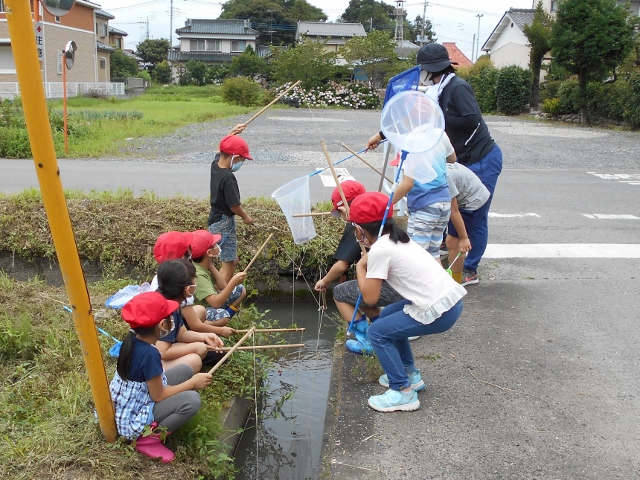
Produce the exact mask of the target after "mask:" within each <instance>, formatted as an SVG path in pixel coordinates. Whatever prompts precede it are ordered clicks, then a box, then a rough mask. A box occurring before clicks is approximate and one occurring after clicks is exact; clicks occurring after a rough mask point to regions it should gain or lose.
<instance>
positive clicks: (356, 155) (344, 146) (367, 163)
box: [340, 143, 393, 183]
mask: <svg viewBox="0 0 640 480" xmlns="http://www.w3.org/2000/svg"><path fill="white" fill-rule="evenodd" d="M340 145H341V146H342V148H345V149H346V150H348V151H349V153H351V154H353V155H354V156H355V157H356V158H357V159H358V160H361V161H362V163H364V164H365V165H366V166H367V167H369V168H371V169H372V170H374V171H375V172H376V173H377V174H378V175H380V176H381V177H384V179H385V180H386V181H387V182H390V183H393V180H391V179H390V178H389V177H387V176H386V175H384V174H383V173H382V172H381V171H380V170H378V169H377V168H376V167H374V166H373V165H371V164H370V163H369V162H367V161H366V160H365V159H364V158H362V157H361V156H360V155H358V154H357V153H356V152H354V151H353V150H351V149H350V148H349V147H347V146H346V145H345V144H344V143H341V144H340Z"/></svg>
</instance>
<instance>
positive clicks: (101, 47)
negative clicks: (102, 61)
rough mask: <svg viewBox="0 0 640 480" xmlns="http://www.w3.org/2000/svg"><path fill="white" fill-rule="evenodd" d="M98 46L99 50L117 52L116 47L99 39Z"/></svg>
mask: <svg viewBox="0 0 640 480" xmlns="http://www.w3.org/2000/svg"><path fill="white" fill-rule="evenodd" d="M96 48H97V49H98V50H102V51H104V52H115V51H116V49H115V48H113V47H110V46H109V45H107V44H106V43H102V42H100V41H98V40H96Z"/></svg>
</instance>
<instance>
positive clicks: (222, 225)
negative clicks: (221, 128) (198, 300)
mask: <svg viewBox="0 0 640 480" xmlns="http://www.w3.org/2000/svg"><path fill="white" fill-rule="evenodd" d="M245 160H253V158H251V156H250V155H249V145H247V142H245V141H244V140H243V139H242V138H240V137H239V136H237V135H227V136H226V137H224V138H223V139H222V140H221V141H220V153H219V154H218V155H216V158H215V159H214V160H213V163H211V182H210V189H211V198H210V203H211V211H210V212H209V219H208V220H207V225H208V227H209V231H210V232H211V233H215V234H219V235H221V236H222V239H221V240H220V245H221V246H222V247H223V253H222V254H221V255H220V261H222V267H221V268H220V273H221V274H222V278H224V280H225V281H226V282H229V281H230V280H231V277H232V276H233V272H234V270H235V268H236V265H238V238H237V235H236V221H235V216H236V215H238V216H239V217H240V218H242V221H243V222H244V223H245V225H251V224H252V223H253V220H252V219H251V217H250V216H249V215H248V214H247V212H245V211H244V209H243V208H242V204H241V202H240V189H239V188H238V181H237V180H236V177H235V175H234V174H233V173H234V172H237V171H238V170H239V169H240V167H242V165H243V163H244V161H245Z"/></svg>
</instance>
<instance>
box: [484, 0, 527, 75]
mask: <svg viewBox="0 0 640 480" xmlns="http://www.w3.org/2000/svg"><path fill="white" fill-rule="evenodd" d="M535 13H536V11H535V10H532V9H520V8H511V9H509V11H508V12H505V13H504V15H503V16H502V18H501V19H500V21H499V22H498V24H497V25H496V27H495V28H494V29H493V32H491V35H489V38H488V39H487V41H486V42H485V43H484V45H482V51H483V52H486V53H488V54H489V56H490V57H491V61H492V62H493V64H494V65H495V66H496V67H498V68H502V67H507V66H509V65H517V66H519V67H522V68H528V66H529V51H530V50H531V47H530V46H529V40H528V39H527V36H526V35H525V34H524V27H525V25H531V24H532V23H533V17H534V15H535Z"/></svg>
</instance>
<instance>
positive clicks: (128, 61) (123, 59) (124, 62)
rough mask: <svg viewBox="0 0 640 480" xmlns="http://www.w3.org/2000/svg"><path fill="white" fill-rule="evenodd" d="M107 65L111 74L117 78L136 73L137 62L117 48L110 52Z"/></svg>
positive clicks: (131, 75)
mask: <svg viewBox="0 0 640 480" xmlns="http://www.w3.org/2000/svg"><path fill="white" fill-rule="evenodd" d="M110 57H111V59H110V61H109V67H110V69H111V76H112V77H118V78H126V77H133V76H134V75H136V74H137V73H138V62H136V59H135V58H133V57H130V56H129V55H127V54H126V53H124V52H123V51H122V50H120V49H119V48H117V49H116V51H115V52H111V55H110Z"/></svg>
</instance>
